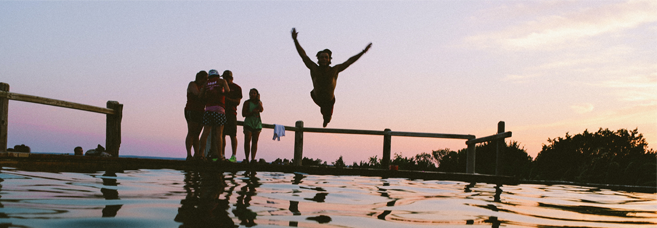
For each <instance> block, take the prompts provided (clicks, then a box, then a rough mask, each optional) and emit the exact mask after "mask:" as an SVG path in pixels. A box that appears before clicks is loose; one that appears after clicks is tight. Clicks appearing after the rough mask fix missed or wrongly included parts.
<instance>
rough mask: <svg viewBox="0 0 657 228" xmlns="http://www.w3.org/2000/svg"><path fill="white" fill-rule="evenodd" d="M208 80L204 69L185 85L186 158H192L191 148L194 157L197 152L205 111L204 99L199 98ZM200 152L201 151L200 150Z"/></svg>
mask: <svg viewBox="0 0 657 228" xmlns="http://www.w3.org/2000/svg"><path fill="white" fill-rule="evenodd" d="M207 81H208V72H205V71H204V70H202V71H199V72H198V73H196V79H195V80H194V81H191V82H189V84H188V85H187V104H185V120H186V121H187V137H185V148H186V149H187V160H191V159H192V148H194V157H200V156H201V155H200V154H199V135H200V134H201V130H203V113H204V112H205V100H203V99H201V98H200V96H199V95H200V94H201V88H202V87H203V86H204V85H205V82H207ZM201 152H202V151H201Z"/></svg>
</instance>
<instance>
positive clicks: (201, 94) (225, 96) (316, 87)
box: [185, 28, 372, 162]
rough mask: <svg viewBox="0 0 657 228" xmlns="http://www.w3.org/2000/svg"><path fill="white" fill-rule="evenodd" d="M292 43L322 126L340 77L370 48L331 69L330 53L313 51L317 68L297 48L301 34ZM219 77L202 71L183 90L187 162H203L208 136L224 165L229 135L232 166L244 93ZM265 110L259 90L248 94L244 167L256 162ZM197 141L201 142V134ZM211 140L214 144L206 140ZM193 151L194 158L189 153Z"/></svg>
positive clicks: (229, 79) (294, 33)
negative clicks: (307, 75) (307, 72)
mask: <svg viewBox="0 0 657 228" xmlns="http://www.w3.org/2000/svg"><path fill="white" fill-rule="evenodd" d="M291 34H292V41H294V46H295V48H296V50H297V53H298V54H299V56H300V57H301V60H302V61H303V63H304V65H306V67H307V68H308V69H309V70H310V78H311V79H312V82H313V90H312V91H310V97H311V98H312V99H313V101H314V102H315V104H317V106H319V107H320V112H321V113H322V117H323V119H324V122H323V124H322V126H323V127H326V125H328V123H329V122H331V117H332V116H333V107H334V105H335V86H336V85H337V81H338V74H339V73H340V72H342V71H344V70H345V69H347V67H349V66H351V64H353V63H354V62H356V60H358V59H359V58H360V57H361V56H363V54H365V53H366V52H367V51H368V50H369V49H370V48H371V47H372V43H369V44H368V45H367V46H366V47H365V49H363V50H362V51H361V52H359V53H358V54H356V55H354V56H352V57H350V58H349V59H347V61H345V62H343V63H340V64H337V65H335V66H331V60H332V59H333V57H332V54H333V53H332V52H331V50H329V49H324V50H322V51H319V52H317V55H316V57H317V63H315V62H313V61H312V60H311V59H310V57H308V55H307V54H306V51H305V50H304V49H303V48H302V47H301V44H299V40H298V39H297V37H298V35H299V33H298V32H297V30H296V29H295V28H292V32H291ZM221 77H222V78H223V79H222V78H220V75H219V72H217V70H214V69H213V70H210V71H209V72H205V71H200V72H198V73H197V74H196V80H195V81H192V82H190V83H189V86H188V87H187V105H186V106H185V119H187V128H188V131H187V139H186V140H185V144H186V146H187V160H191V159H200V160H206V159H207V158H206V156H205V153H204V152H205V147H206V144H207V139H208V136H209V135H210V133H211V132H212V135H213V137H215V138H216V145H217V146H216V148H218V149H213V150H212V151H211V154H212V155H213V159H215V158H216V159H220V160H224V159H225V158H224V152H225V146H226V142H225V136H230V139H231V145H232V149H233V155H232V156H231V157H230V159H229V160H230V161H231V162H236V157H235V153H236V150H237V138H236V137H235V133H236V131H237V106H238V105H239V104H240V101H241V99H242V88H241V87H240V86H238V85H237V84H235V83H233V73H232V72H231V71H229V70H226V71H224V73H223V75H221ZM262 111H263V108H262V102H261V101H260V93H258V90H256V89H251V90H250V91H249V100H247V101H245V102H244V105H243V106H242V116H244V117H245V119H244V125H243V126H244V154H245V155H246V158H245V159H244V160H245V161H246V162H248V161H249V155H250V156H251V161H254V160H255V155H256V152H257V150H258V138H259V136H260V131H261V130H262V121H261V120H260V113H261V112H262ZM201 130H203V133H202V134H201V138H200V140H199V134H200V132H201ZM210 141H213V140H210ZM192 148H194V156H193V157H192V154H191V149H192Z"/></svg>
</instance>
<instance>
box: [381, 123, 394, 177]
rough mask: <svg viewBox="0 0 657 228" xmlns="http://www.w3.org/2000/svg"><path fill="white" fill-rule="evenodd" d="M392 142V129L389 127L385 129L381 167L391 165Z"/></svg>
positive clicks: (384, 167) (386, 167)
mask: <svg viewBox="0 0 657 228" xmlns="http://www.w3.org/2000/svg"><path fill="white" fill-rule="evenodd" d="M391 144H392V131H390V129H389V128H386V129H385V130H383V157H382V158H381V166H382V167H381V168H383V169H388V167H389V166H390V145H391Z"/></svg>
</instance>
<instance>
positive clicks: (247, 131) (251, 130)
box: [243, 126, 262, 133]
mask: <svg viewBox="0 0 657 228" xmlns="http://www.w3.org/2000/svg"><path fill="white" fill-rule="evenodd" d="M243 128H244V133H249V132H251V133H256V132H260V131H262V129H253V128H251V127H249V126H243Z"/></svg>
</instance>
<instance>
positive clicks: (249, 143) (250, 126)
mask: <svg viewBox="0 0 657 228" xmlns="http://www.w3.org/2000/svg"><path fill="white" fill-rule="evenodd" d="M263 110H264V108H263V107H262V101H260V93H259V92H258V90H257V89H255V88H253V89H251V90H250V91H249V99H248V100H246V101H244V105H242V116H243V117H245V118H244V125H243V128H244V155H245V158H244V161H245V162H247V163H248V162H249V155H251V156H250V157H251V162H254V161H255V157H256V152H258V138H259V137H260V132H261V131H262V120H261V119H260V113H261V112H262V111H263Z"/></svg>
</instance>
